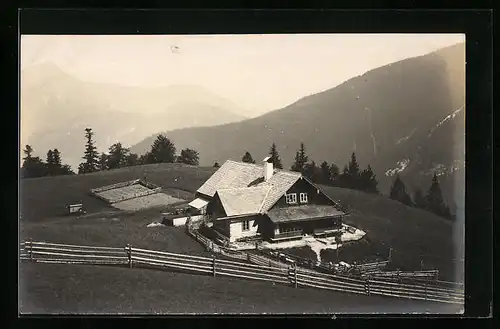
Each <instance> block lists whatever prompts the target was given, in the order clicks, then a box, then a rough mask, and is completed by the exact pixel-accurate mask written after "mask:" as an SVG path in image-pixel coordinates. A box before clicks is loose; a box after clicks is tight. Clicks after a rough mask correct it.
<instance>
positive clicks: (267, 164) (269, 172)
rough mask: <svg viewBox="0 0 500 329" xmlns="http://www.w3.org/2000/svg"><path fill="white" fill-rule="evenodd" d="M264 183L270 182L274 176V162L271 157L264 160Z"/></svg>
mask: <svg viewBox="0 0 500 329" xmlns="http://www.w3.org/2000/svg"><path fill="white" fill-rule="evenodd" d="M262 161H264V181H266V182H267V181H268V180H269V178H271V177H272V176H273V171H274V168H273V161H272V159H271V157H266V158H264V160H262Z"/></svg>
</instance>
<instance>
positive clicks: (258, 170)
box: [196, 160, 336, 217]
mask: <svg viewBox="0 0 500 329" xmlns="http://www.w3.org/2000/svg"><path fill="white" fill-rule="evenodd" d="M299 179H305V180H306V181H307V182H308V183H310V184H312V182H311V181H310V180H309V179H307V178H306V177H303V176H302V174H301V173H298V172H292V171H287V170H278V169H274V173H273V175H272V176H271V178H269V180H267V181H264V167H263V166H259V165H256V164H251V163H245V162H237V161H232V160H227V161H226V162H224V164H223V165H222V166H221V167H220V168H219V169H218V170H217V171H216V172H215V173H214V174H213V175H212V176H211V177H210V178H209V179H208V180H207V181H206V182H205V183H204V184H203V185H202V186H201V187H200V188H199V189H198V190H197V191H196V192H198V193H200V194H203V195H206V196H209V197H214V196H215V194H216V193H217V195H218V197H219V199H220V200H221V203H222V206H223V207H224V210H225V212H226V214H227V216H229V217H230V216H237V215H243V214H257V213H260V214H266V213H267V212H268V211H269V210H270V209H271V208H272V207H273V206H274V204H276V202H277V201H278V200H279V199H280V198H281V197H282V196H283V195H284V194H285V193H286V191H288V190H289V189H290V188H291V187H292V186H293V185H294V184H295V183H296V182H297V181H298V180H299ZM312 185H313V186H314V187H316V188H317V189H318V190H320V189H319V187H317V186H316V185H314V184H312ZM320 191H321V190H320ZM321 193H323V192H322V191H321ZM323 194H324V193H323ZM325 195H326V194H325ZM327 197H328V196H327ZM328 198H329V197H328ZM332 201H333V200H332ZM335 204H336V203H335ZM330 207H331V208H332V206H330ZM333 209H335V207H333Z"/></svg>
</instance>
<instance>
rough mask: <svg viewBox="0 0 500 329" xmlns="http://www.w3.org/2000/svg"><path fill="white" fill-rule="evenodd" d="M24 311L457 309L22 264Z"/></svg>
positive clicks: (194, 278)
mask: <svg viewBox="0 0 500 329" xmlns="http://www.w3.org/2000/svg"><path fill="white" fill-rule="evenodd" d="M19 297H20V301H19V304H20V312H21V313H22V314H47V313H57V314H75V313H76V314H117V313H121V314H124V313H126V314H187V313H188V314H194V313H198V314H200V313H204V314H214V313H218V314H263V313H266V314H304V313H319V314H339V313H375V312H382V313H396V314H397V313H412V312H417V313H451V314H453V313H457V312H459V311H460V306H456V305H447V304H441V303H431V302H426V301H415V300H407V299H397V298H390V297H378V296H363V295H356V294H346V293H338V292H331V291H325V290H316V289H312V288H299V289H296V288H293V287H289V286H284V285H272V284H271V283H268V282H258V281H247V280H243V279H236V278H234V279H232V278H226V277H224V278H219V277H215V278H214V277H211V276H204V275H193V274H182V273H175V272H167V271H159V270H147V269H135V268H133V269H128V268H118V267H105V266H90V265H66V264H31V263H23V264H21V266H20V296H19Z"/></svg>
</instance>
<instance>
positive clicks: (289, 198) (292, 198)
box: [286, 193, 297, 203]
mask: <svg viewBox="0 0 500 329" xmlns="http://www.w3.org/2000/svg"><path fill="white" fill-rule="evenodd" d="M286 203H297V193H290V194H286Z"/></svg>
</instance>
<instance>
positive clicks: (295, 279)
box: [293, 263, 298, 288]
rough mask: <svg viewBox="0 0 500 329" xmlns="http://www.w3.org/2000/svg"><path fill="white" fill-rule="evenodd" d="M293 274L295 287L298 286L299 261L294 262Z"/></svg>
mask: <svg viewBox="0 0 500 329" xmlns="http://www.w3.org/2000/svg"><path fill="white" fill-rule="evenodd" d="M293 276H294V279H293V282H294V284H295V288H297V287H298V282H297V263H294V264H293Z"/></svg>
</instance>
